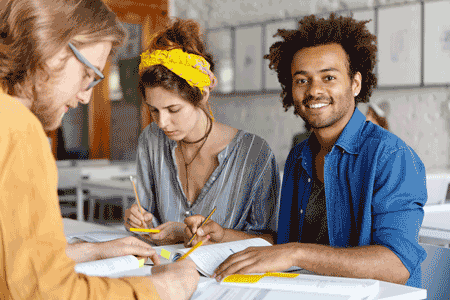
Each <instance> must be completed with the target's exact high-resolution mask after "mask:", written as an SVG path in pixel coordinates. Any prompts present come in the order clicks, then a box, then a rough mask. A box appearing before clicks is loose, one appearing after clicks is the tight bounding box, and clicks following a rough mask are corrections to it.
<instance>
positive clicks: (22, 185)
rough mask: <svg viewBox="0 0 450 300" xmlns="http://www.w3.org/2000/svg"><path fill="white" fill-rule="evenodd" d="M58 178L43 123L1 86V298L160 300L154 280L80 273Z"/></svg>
mask: <svg viewBox="0 0 450 300" xmlns="http://www.w3.org/2000/svg"><path fill="white" fill-rule="evenodd" d="M57 181H58V177H57V168H56V163H55V160H54V158H53V155H52V153H51V150H50V146H49V142H48V139H47V137H46V135H45V132H44V130H43V128H42V125H41V123H40V122H39V120H38V119H37V118H36V117H35V116H34V115H33V114H32V113H31V112H30V110H28V109H27V108H26V107H25V106H24V105H23V104H22V103H20V102H19V101H18V100H16V99H15V98H13V97H11V96H8V95H6V94H4V93H3V92H2V91H1V90H0V266H1V270H0V299H1V300H3V299H8V300H9V299H45V300H50V299H74V300H75V299H76V300H80V299H102V300H103V299H159V296H158V294H157V293H156V290H155V288H154V286H153V284H152V283H151V281H150V278H146V277H134V278H133V277H130V278H117V279H116V278H114V279H113V278H103V277H89V276H85V275H82V274H77V273H75V271H74V266H75V262H74V261H73V260H71V259H70V258H68V257H67V256H66V252H65V248H66V239H65V237H64V233H63V222H62V218H61V212H60V209H59V201H58V195H57Z"/></svg>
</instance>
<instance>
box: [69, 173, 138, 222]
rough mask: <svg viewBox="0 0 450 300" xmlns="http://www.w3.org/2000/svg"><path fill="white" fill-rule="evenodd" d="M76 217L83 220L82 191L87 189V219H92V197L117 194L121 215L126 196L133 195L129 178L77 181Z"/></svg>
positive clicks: (125, 203)
mask: <svg viewBox="0 0 450 300" xmlns="http://www.w3.org/2000/svg"><path fill="white" fill-rule="evenodd" d="M76 190H77V219H78V220H80V221H81V220H83V202H84V196H83V191H88V193H89V197H90V204H89V208H90V209H89V210H90V213H89V220H90V221H93V219H94V210H93V207H94V200H95V199H94V197H110V196H119V197H121V198H122V207H123V211H122V217H123V215H124V213H125V208H126V207H127V203H128V197H135V195H134V189H133V185H132V183H131V182H130V180H129V178H127V177H123V178H122V179H104V180H99V179H87V180H86V179H82V180H80V181H79V182H78V186H77V189H76Z"/></svg>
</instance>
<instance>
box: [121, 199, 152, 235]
mask: <svg viewBox="0 0 450 300" xmlns="http://www.w3.org/2000/svg"><path fill="white" fill-rule="evenodd" d="M142 210H143V212H144V214H141V212H140V211H139V207H138V205H137V204H133V205H132V206H131V207H130V208H129V209H127V210H125V218H124V220H125V224H124V225H125V227H126V228H127V229H128V230H129V229H130V228H152V227H153V225H152V220H153V215H152V214H151V213H149V212H148V211H146V210H145V209H142Z"/></svg>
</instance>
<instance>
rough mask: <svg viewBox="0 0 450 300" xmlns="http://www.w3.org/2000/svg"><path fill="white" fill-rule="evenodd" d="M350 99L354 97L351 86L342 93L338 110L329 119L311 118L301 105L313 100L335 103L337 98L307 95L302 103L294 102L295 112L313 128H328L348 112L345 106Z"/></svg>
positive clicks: (338, 102)
mask: <svg viewBox="0 0 450 300" xmlns="http://www.w3.org/2000/svg"><path fill="white" fill-rule="evenodd" d="M349 99H352V89H351V87H349V88H348V89H347V90H346V91H345V93H344V95H341V96H340V97H339V98H338V99H337V100H338V101H337V104H338V105H339V107H338V111H336V112H335V113H334V114H333V115H332V116H330V117H329V118H327V119H313V118H309V117H308V115H305V113H304V112H302V110H301V107H302V106H305V105H307V104H308V103H310V102H311V101H324V100H325V101H327V102H328V103H329V104H330V105H333V104H335V103H336V100H335V98H333V97H329V98H327V97H317V98H315V97H312V96H307V97H306V98H305V99H304V100H303V101H302V103H301V104H299V105H295V104H294V114H295V115H296V116H299V117H301V118H302V119H303V121H305V123H306V125H307V126H309V127H310V128H311V129H320V128H327V127H330V126H332V125H334V124H335V123H336V122H337V121H339V120H340V119H341V118H342V117H343V116H344V115H345V114H346V113H347V109H348V108H347V106H345V105H344V106H343V104H345V103H346V102H347V101H349ZM352 101H354V100H352Z"/></svg>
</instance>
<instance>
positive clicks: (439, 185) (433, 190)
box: [426, 173, 450, 205]
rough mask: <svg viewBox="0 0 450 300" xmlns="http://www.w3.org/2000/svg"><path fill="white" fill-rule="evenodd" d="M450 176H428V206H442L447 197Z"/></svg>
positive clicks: (444, 174) (440, 174)
mask: <svg viewBox="0 0 450 300" xmlns="http://www.w3.org/2000/svg"><path fill="white" fill-rule="evenodd" d="M449 184H450V174H446V173H437V174H427V194H428V199H427V203H426V204H427V205H429V204H442V203H444V202H445V198H446V196H447V191H448V185H449Z"/></svg>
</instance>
